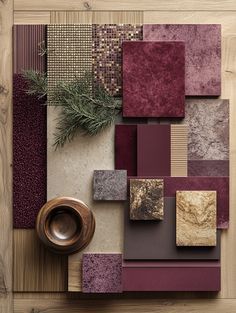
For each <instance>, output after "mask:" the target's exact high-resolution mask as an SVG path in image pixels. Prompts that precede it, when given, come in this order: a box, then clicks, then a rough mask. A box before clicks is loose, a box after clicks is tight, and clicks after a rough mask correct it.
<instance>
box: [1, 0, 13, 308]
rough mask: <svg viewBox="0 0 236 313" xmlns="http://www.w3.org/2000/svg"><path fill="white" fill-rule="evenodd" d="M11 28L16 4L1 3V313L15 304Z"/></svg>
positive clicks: (11, 1) (11, 0)
mask: <svg viewBox="0 0 236 313" xmlns="http://www.w3.org/2000/svg"><path fill="white" fill-rule="evenodd" d="M12 25H13V0H9V1H0V29H1V31H0V43H1V44H0V233H1V239H0V312H4V313H11V312H13V301H12V167H11V164H12Z"/></svg>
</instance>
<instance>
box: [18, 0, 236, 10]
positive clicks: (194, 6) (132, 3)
mask: <svg viewBox="0 0 236 313" xmlns="http://www.w3.org/2000/svg"><path fill="white" fill-rule="evenodd" d="M14 7H15V10H32V11H35V10H46V11H48V10H97V11H116V10H118V11H120V10H127V11H133V9H134V8H135V9H136V10H139V11H143V10H144V11H146V10H159V11H160V10H169V11H187V10H193V11H199V10H211V11H226V10H227V11H229V10H236V2H235V1H234V0H224V1H222V0H202V1H197V0H170V1H166V0H159V1H153V0H146V1H137V0H126V1H120V0H87V1H86V0H85V1H77V0H68V1H64V0H44V1H31V0H15V5H14Z"/></svg>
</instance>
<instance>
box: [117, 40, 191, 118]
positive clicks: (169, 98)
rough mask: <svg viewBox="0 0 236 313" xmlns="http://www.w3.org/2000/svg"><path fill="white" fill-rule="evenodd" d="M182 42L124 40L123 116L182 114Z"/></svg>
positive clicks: (183, 90)
mask: <svg viewBox="0 0 236 313" xmlns="http://www.w3.org/2000/svg"><path fill="white" fill-rule="evenodd" d="M184 101H185V48H184V43H183V42H145V41H136V42H124V43H123V116H127V117H128V116H129V117H183V116H184Z"/></svg>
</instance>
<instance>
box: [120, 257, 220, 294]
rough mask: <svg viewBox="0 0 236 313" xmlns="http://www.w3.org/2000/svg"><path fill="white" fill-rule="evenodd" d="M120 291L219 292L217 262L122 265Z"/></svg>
mask: <svg viewBox="0 0 236 313" xmlns="http://www.w3.org/2000/svg"><path fill="white" fill-rule="evenodd" d="M122 280H123V291H220V287H221V269H220V262H217V261H216V262H215V261H208V262H139V261H136V262H124V263H123V277H122Z"/></svg>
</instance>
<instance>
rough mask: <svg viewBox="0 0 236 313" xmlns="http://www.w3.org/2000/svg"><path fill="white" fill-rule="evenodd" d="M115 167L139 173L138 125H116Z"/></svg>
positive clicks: (134, 174) (128, 172) (132, 173)
mask: <svg viewBox="0 0 236 313" xmlns="http://www.w3.org/2000/svg"><path fill="white" fill-rule="evenodd" d="M115 169H117V170H127V175H129V176H136V175H137V125H115Z"/></svg>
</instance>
